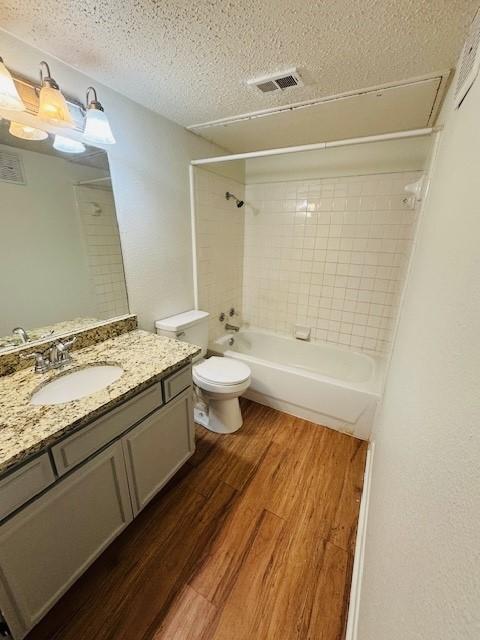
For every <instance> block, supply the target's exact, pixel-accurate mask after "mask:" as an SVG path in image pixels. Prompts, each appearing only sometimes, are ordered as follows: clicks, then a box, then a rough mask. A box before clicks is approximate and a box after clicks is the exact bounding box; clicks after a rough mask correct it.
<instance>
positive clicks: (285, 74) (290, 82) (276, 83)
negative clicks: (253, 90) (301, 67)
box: [247, 69, 304, 93]
mask: <svg viewBox="0 0 480 640" xmlns="http://www.w3.org/2000/svg"><path fill="white" fill-rule="evenodd" d="M247 84H248V85H249V86H250V87H257V89H259V90H260V91H261V92H262V93H270V92H272V91H284V90H285V89H290V88H291V87H303V85H304V83H303V80H302V77H301V76H300V73H299V72H298V71H297V69H287V71H282V72H281V73H274V74H272V75H269V76H263V77H262V78H254V79H253V80H247Z"/></svg>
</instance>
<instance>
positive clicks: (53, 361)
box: [20, 337, 77, 373]
mask: <svg viewBox="0 0 480 640" xmlns="http://www.w3.org/2000/svg"><path fill="white" fill-rule="evenodd" d="M76 339H77V338H76V337H73V338H72V339H71V340H66V341H65V342H61V341H60V340H59V341H58V342H55V343H54V344H52V346H51V347H50V348H49V349H47V350H46V351H44V352H43V353H41V352H39V351H34V352H32V353H27V354H25V355H24V354H23V353H21V354H20V358H22V360H27V359H29V358H35V368H34V371H35V373H46V372H47V371H50V370H51V369H59V368H60V367H63V366H64V365H65V364H68V363H69V362H71V361H72V356H71V355H70V351H69V349H70V347H71V346H72V344H73V343H74V342H75V340H76Z"/></svg>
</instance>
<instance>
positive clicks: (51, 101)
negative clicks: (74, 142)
mask: <svg viewBox="0 0 480 640" xmlns="http://www.w3.org/2000/svg"><path fill="white" fill-rule="evenodd" d="M38 116H39V118H41V119H42V120H45V121H46V122H50V123H51V124H54V125H55V126H56V127H74V126H75V125H74V122H73V119H72V116H71V115H70V111H69V110H68V106H67V103H66V101H65V98H64V97H63V94H62V92H61V91H60V89H55V88H54V87H51V86H49V85H48V84H44V85H43V87H42V88H41V89H40V104H39V107H38Z"/></svg>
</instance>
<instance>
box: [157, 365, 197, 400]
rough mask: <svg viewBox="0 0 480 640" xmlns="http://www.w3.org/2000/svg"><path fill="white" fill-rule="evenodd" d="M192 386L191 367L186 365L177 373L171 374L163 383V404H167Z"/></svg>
mask: <svg viewBox="0 0 480 640" xmlns="http://www.w3.org/2000/svg"><path fill="white" fill-rule="evenodd" d="M191 384H192V367H191V366H190V365H188V367H185V368H183V369H180V371H177V373H173V374H172V375H171V376H168V378H165V380H164V381H163V392H164V396H165V402H168V401H169V400H171V399H172V398H174V397H175V396H178V394H179V393H182V391H183V390H184V389H187V388H188V387H190V386H191Z"/></svg>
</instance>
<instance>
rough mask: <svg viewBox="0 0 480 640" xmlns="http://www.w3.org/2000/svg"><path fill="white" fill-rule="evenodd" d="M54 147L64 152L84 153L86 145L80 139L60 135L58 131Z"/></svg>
mask: <svg viewBox="0 0 480 640" xmlns="http://www.w3.org/2000/svg"><path fill="white" fill-rule="evenodd" d="M53 148H54V149H56V150H57V151H62V152H63V153H83V152H84V151H85V149H86V147H85V145H84V144H82V143H81V142H79V141H78V140H73V139H72V138H66V137H65V136H60V135H58V133H57V135H56V136H55V140H54V141H53Z"/></svg>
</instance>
